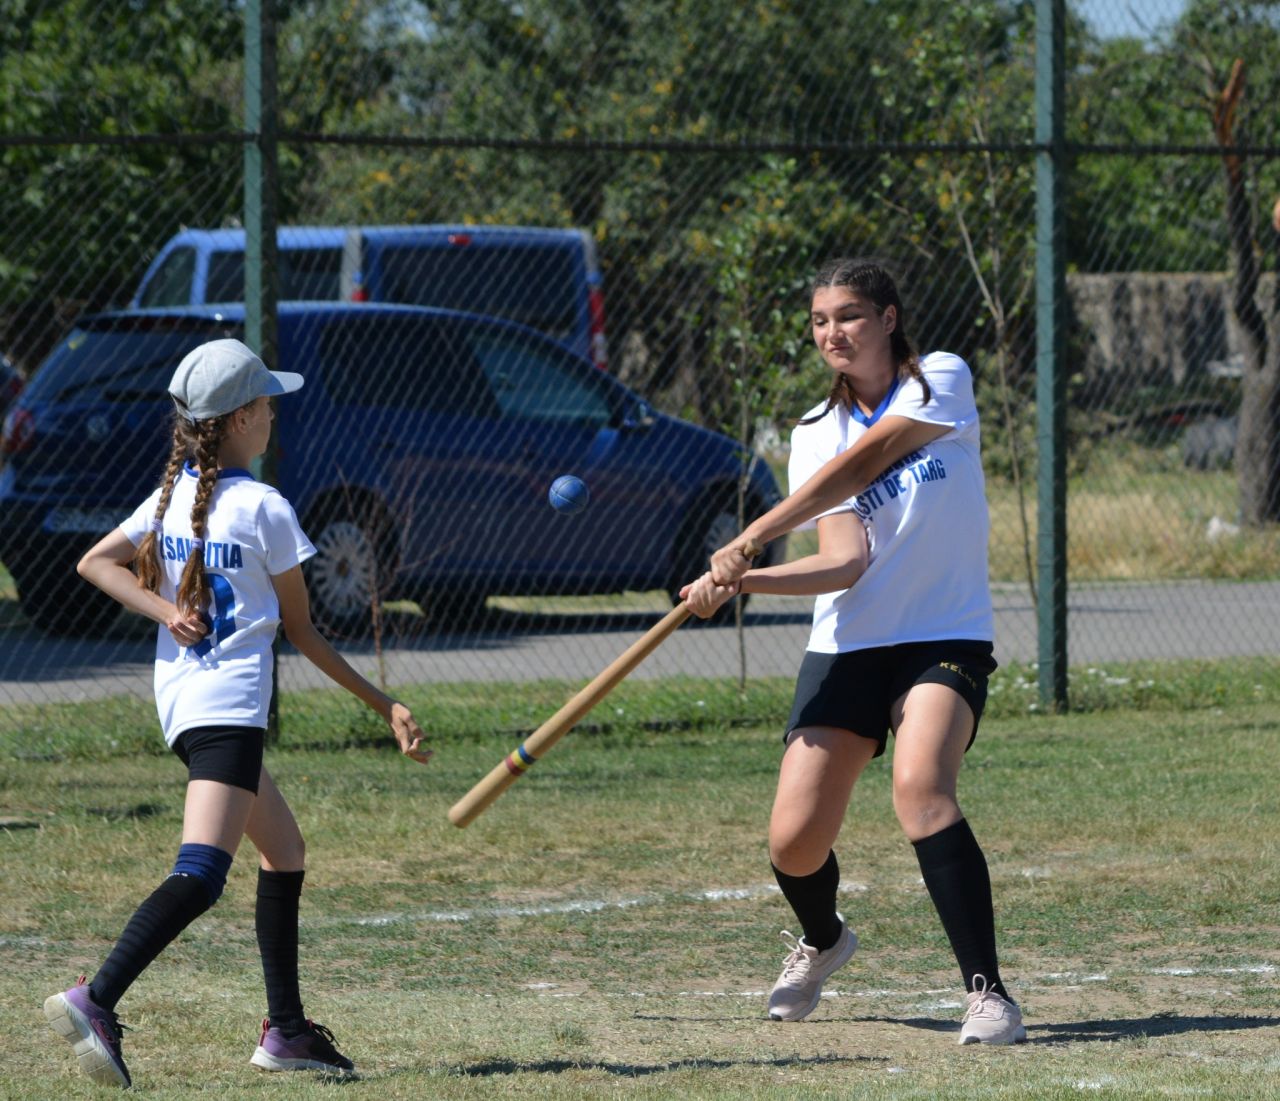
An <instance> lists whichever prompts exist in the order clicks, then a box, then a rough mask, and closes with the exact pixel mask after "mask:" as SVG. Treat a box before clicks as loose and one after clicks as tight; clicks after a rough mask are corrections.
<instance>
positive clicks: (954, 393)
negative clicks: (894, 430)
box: [884, 352, 978, 433]
mask: <svg viewBox="0 0 1280 1101" xmlns="http://www.w3.org/2000/svg"><path fill="white" fill-rule="evenodd" d="M920 368H921V371H922V372H923V374H924V377H925V380H926V381H927V382H928V383H929V400H928V401H927V402H926V401H923V400H922V399H923V397H924V391H923V390H922V389H921V386H920V383H919V382H917V381H916V380H915V379H907V380H906V381H905V382H904V383H903V384H902V385H901V386H900V387H898V392H897V393H896V394H894V396H893V400H892V401H891V402H890V403H889V406H888V408H887V409H885V411H884V416H886V417H907V418H909V419H911V420H913V421H922V422H924V423H925V424H941V425H946V426H947V427H948V428H951V429H953V430H954V431H955V432H957V433H962V432H964V431H966V430H967V429H969V428H971V427H972V426H973V425H975V424H977V423H978V407H977V404H976V403H975V402H974V397H973V374H972V373H971V372H970V370H969V365H968V364H967V363H966V362H965V361H964V360H963V359H961V358H960V357H959V356H957V355H952V354H951V353H950V352H931V353H930V354H929V355H927V356H925V357H924V358H923V359H922V360H921V361H920Z"/></svg>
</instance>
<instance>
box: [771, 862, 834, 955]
mask: <svg viewBox="0 0 1280 1101" xmlns="http://www.w3.org/2000/svg"><path fill="white" fill-rule="evenodd" d="M773 875H774V878H775V879H776V880H777V881H778V886H779V887H781V888H782V897H783V898H785V899H786V900H787V901H788V902H789V903H790V904H791V909H793V910H794V911H795V912H796V918H797V919H798V920H799V922H800V927H801V928H802V929H803V930H804V942H805V944H807V945H809V947H810V948H816V949H818V951H819V952H824V951H826V950H827V949H828V948H830V947H831V946H832V945H833V944H835V942H836V941H837V940H839V939H840V929H841V928H842V926H841V924H840V918H839V917H837V916H836V891H837V889H839V887H840V865H839V864H838V863H837V862H836V854H835V853H834V852H832V853H830V854H829V855H828V856H827V862H826V863H825V864H823V865H822V867H821V868H819V869H818V870H817V871H816V872H812V873H810V874H809V875H787V873H786V872H780V871H779V870H778V868H777V866H776V865H774V867H773Z"/></svg>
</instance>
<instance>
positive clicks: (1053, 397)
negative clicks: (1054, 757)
mask: <svg viewBox="0 0 1280 1101" xmlns="http://www.w3.org/2000/svg"><path fill="white" fill-rule="evenodd" d="M1065 42H1066V12H1065V0H1036V420H1037V425H1036V441H1037V451H1038V455H1039V472H1038V479H1037V481H1038V495H1037V496H1038V504H1037V514H1038V518H1039V519H1038V528H1037V537H1036V559H1037V566H1036V573H1037V577H1036V586H1037V594H1038V600H1037V617H1038V624H1037V626H1038V664H1039V683H1040V699H1041V701H1042V702H1043V703H1044V704H1045V705H1047V706H1051V707H1053V708H1054V709H1055V710H1059V711H1065V710H1066V708H1067V703H1068V701H1067V474H1066V470H1067V464H1066V370H1065V363H1064V360H1065V358H1066V357H1065V348H1066V340H1065V331H1066V325H1065V322H1066V308H1065V307H1066V265H1065V257H1064V255H1063V250H1064V245H1065V233H1064V215H1063V206H1064V204H1063V194H1062V192H1063V186H1064V183H1065V177H1066V140H1065V137H1064V121H1063V114H1064V109H1065V100H1066V92H1065V89H1066V76H1065V68H1066V50H1065Z"/></svg>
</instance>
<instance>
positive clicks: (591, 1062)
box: [449, 1055, 889, 1078]
mask: <svg viewBox="0 0 1280 1101" xmlns="http://www.w3.org/2000/svg"><path fill="white" fill-rule="evenodd" d="M888 1061H889V1060H888V1059H885V1058H882V1057H880V1056H871V1055H807V1056H799V1055H797V1056H788V1057H785V1058H780V1059H673V1060H671V1061H670V1062H668V1063H603V1062H600V1061H599V1060H596V1059H542V1060H539V1061H538V1062H536V1063H521V1062H516V1061H515V1060H514V1059H489V1060H486V1061H485V1062H483V1063H473V1064H469V1065H465V1066H460V1067H451V1068H450V1071H449V1073H450V1074H453V1075H456V1076H458V1077H461V1078H491V1077H495V1076H497V1075H501V1074H563V1073H564V1072H565V1071H571V1070H579V1071H581V1070H599V1071H603V1072H604V1073H605V1074H613V1075H617V1076H618V1077H619V1078H643V1077H645V1076H646V1075H650V1074H670V1073H671V1072H672V1071H678V1070H737V1069H740V1068H743V1067H774V1068H794V1067H822V1066H837V1065H841V1066H846V1065H857V1064H862V1065H865V1064H869V1063H876V1064H879V1063H887V1062H888Z"/></svg>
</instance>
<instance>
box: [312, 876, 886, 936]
mask: <svg viewBox="0 0 1280 1101" xmlns="http://www.w3.org/2000/svg"><path fill="white" fill-rule="evenodd" d="M866 890H867V886H866V884H865V883H842V884H840V893H841V894H862V893H863V892H865V891H866ZM779 893H780V891H779V890H778V886H777V884H774V883H767V884H766V883H761V884H757V885H755V886H751V887H715V888H711V889H708V890H705V891H691V892H684V893H674V894H646V895H637V896H635V897H632V898H614V899H602V898H581V899H566V900H564V901H563V902H538V903H529V904H526V905H522V906H478V907H475V908H474V909H469V910H412V911H402V912H396V913H389V914H371V915H368V916H366V917H337V918H321V919H313V920H312V921H310V922H308V924H312V925H363V926H369V925H373V926H382V925H406V924H409V925H420V924H423V923H429V922H436V923H455V922H464V921H475V920H477V919H482V918H517V917H549V916H551V915H553V914H598V913H602V912H604V911H606V910H630V909H633V908H635V907H637V906H661V905H664V904H668V903H671V902H736V901H743V900H749V899H755V898H764V897H765V896H766V895H776V894H779Z"/></svg>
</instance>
